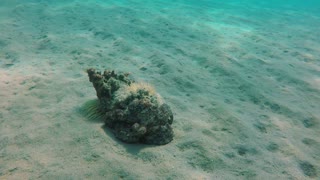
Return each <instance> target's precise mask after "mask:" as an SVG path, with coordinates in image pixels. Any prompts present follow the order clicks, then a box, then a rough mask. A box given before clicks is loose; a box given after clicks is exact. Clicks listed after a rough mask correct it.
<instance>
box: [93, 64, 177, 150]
mask: <svg viewBox="0 0 320 180" xmlns="http://www.w3.org/2000/svg"><path fill="white" fill-rule="evenodd" d="M87 72H88V75H89V80H90V82H92V83H93V86H94V88H95V90H96V92H97V96H98V98H99V101H100V110H101V111H103V112H104V113H105V114H106V119H105V123H106V125H107V126H108V127H109V128H110V129H112V131H113V133H114V134H115V136H116V137H117V138H118V139H120V140H122V141H124V142H128V143H146V144H155V145H162V144H167V143H169V142H171V141H172V139H173V130H172V128H171V124H172V122H173V114H172V111H171V109H170V107H169V106H168V105H167V104H164V103H161V102H159V98H158V97H157V96H156V95H155V94H154V93H151V92H150V91H148V90H147V89H144V88H141V89H138V90H137V91H134V92H130V93H128V94H126V96H125V98H123V97H122V98H119V97H118V96H116V95H115V93H116V92H117V91H119V90H121V88H128V87H129V86H130V85H131V84H132V83H134V81H133V80H130V79H129V77H128V74H116V73H115V72H114V71H107V70H106V71H104V73H103V74H102V73H100V72H97V71H96V70H95V69H88V70H87Z"/></svg>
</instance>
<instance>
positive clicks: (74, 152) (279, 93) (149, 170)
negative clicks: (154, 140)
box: [0, 0, 320, 179]
mask: <svg viewBox="0 0 320 180" xmlns="http://www.w3.org/2000/svg"><path fill="white" fill-rule="evenodd" d="M124 2H125V3H124ZM186 2H188V3H186ZM186 2H184V1H175V3H173V2H166V1H160V0H155V1H150V2H143V1H135V0H134V1H128V2H126V1H108V3H106V2H104V1H86V2H83V1H71V0H70V1H49V0H48V1H31V0H26V1H22V0H20V1H19V0H10V1H9V0H1V1H0V179H309V178H313V179H318V178H320V171H319V169H320V139H319V137H320V59H319V57H320V31H319V27H320V16H316V15H315V14H313V13H312V10H313V9H307V8H306V9H303V8H300V9H298V8H296V7H294V6H293V7H291V6H285V7H281V8H274V7H268V6H263V3H261V4H252V3H251V4H250V3H249V2H250V1H243V2H242V3H236V2H237V1H231V0H230V1H226V2H223V3H222V2H220V3H217V2H216V3H209V4H208V2H207V1H198V3H197V4H192V2H193V1H191V0H190V1H186ZM200 2H202V3H200ZM262 2H263V1H262ZM90 67H93V68H97V69H100V70H103V69H115V70H116V71H120V72H130V73H131V74H132V76H133V77H134V78H135V79H136V80H137V81H144V82H147V83H150V84H152V85H153V86H154V87H155V88H156V89H157V91H158V92H159V93H160V94H161V95H162V97H163V99H164V100H165V101H166V102H167V103H168V104H169V105H170V106H171V108H172V110H173V112H174V118H175V119H174V123H173V128H174V132H175V137H174V140H173V141H172V142H171V143H169V144H167V145H164V146H150V145H133V144H126V143H122V142H120V141H118V140H117V139H115V138H114V136H113V135H112V133H110V131H108V129H105V128H103V122H101V121H90V120H88V119H87V118H86V117H85V116H84V115H83V113H82V111H81V107H82V106H83V105H84V104H85V103H86V102H88V101H90V100H92V99H96V95H95V91H94V89H93V87H92V85H91V83H90V82H89V81H88V77H87V75H86V73H85V70H86V69H87V68H90Z"/></svg>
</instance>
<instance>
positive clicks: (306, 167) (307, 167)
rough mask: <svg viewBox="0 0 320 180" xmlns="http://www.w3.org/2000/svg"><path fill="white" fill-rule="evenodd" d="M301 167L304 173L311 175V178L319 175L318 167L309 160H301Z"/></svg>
mask: <svg viewBox="0 0 320 180" xmlns="http://www.w3.org/2000/svg"><path fill="white" fill-rule="evenodd" d="M299 167H300V169H301V170H302V172H303V173H304V175H306V176H309V177H311V178H314V177H317V170H316V167H315V166H314V165H312V164H311V163H309V162H308V161H301V162H299Z"/></svg>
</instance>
